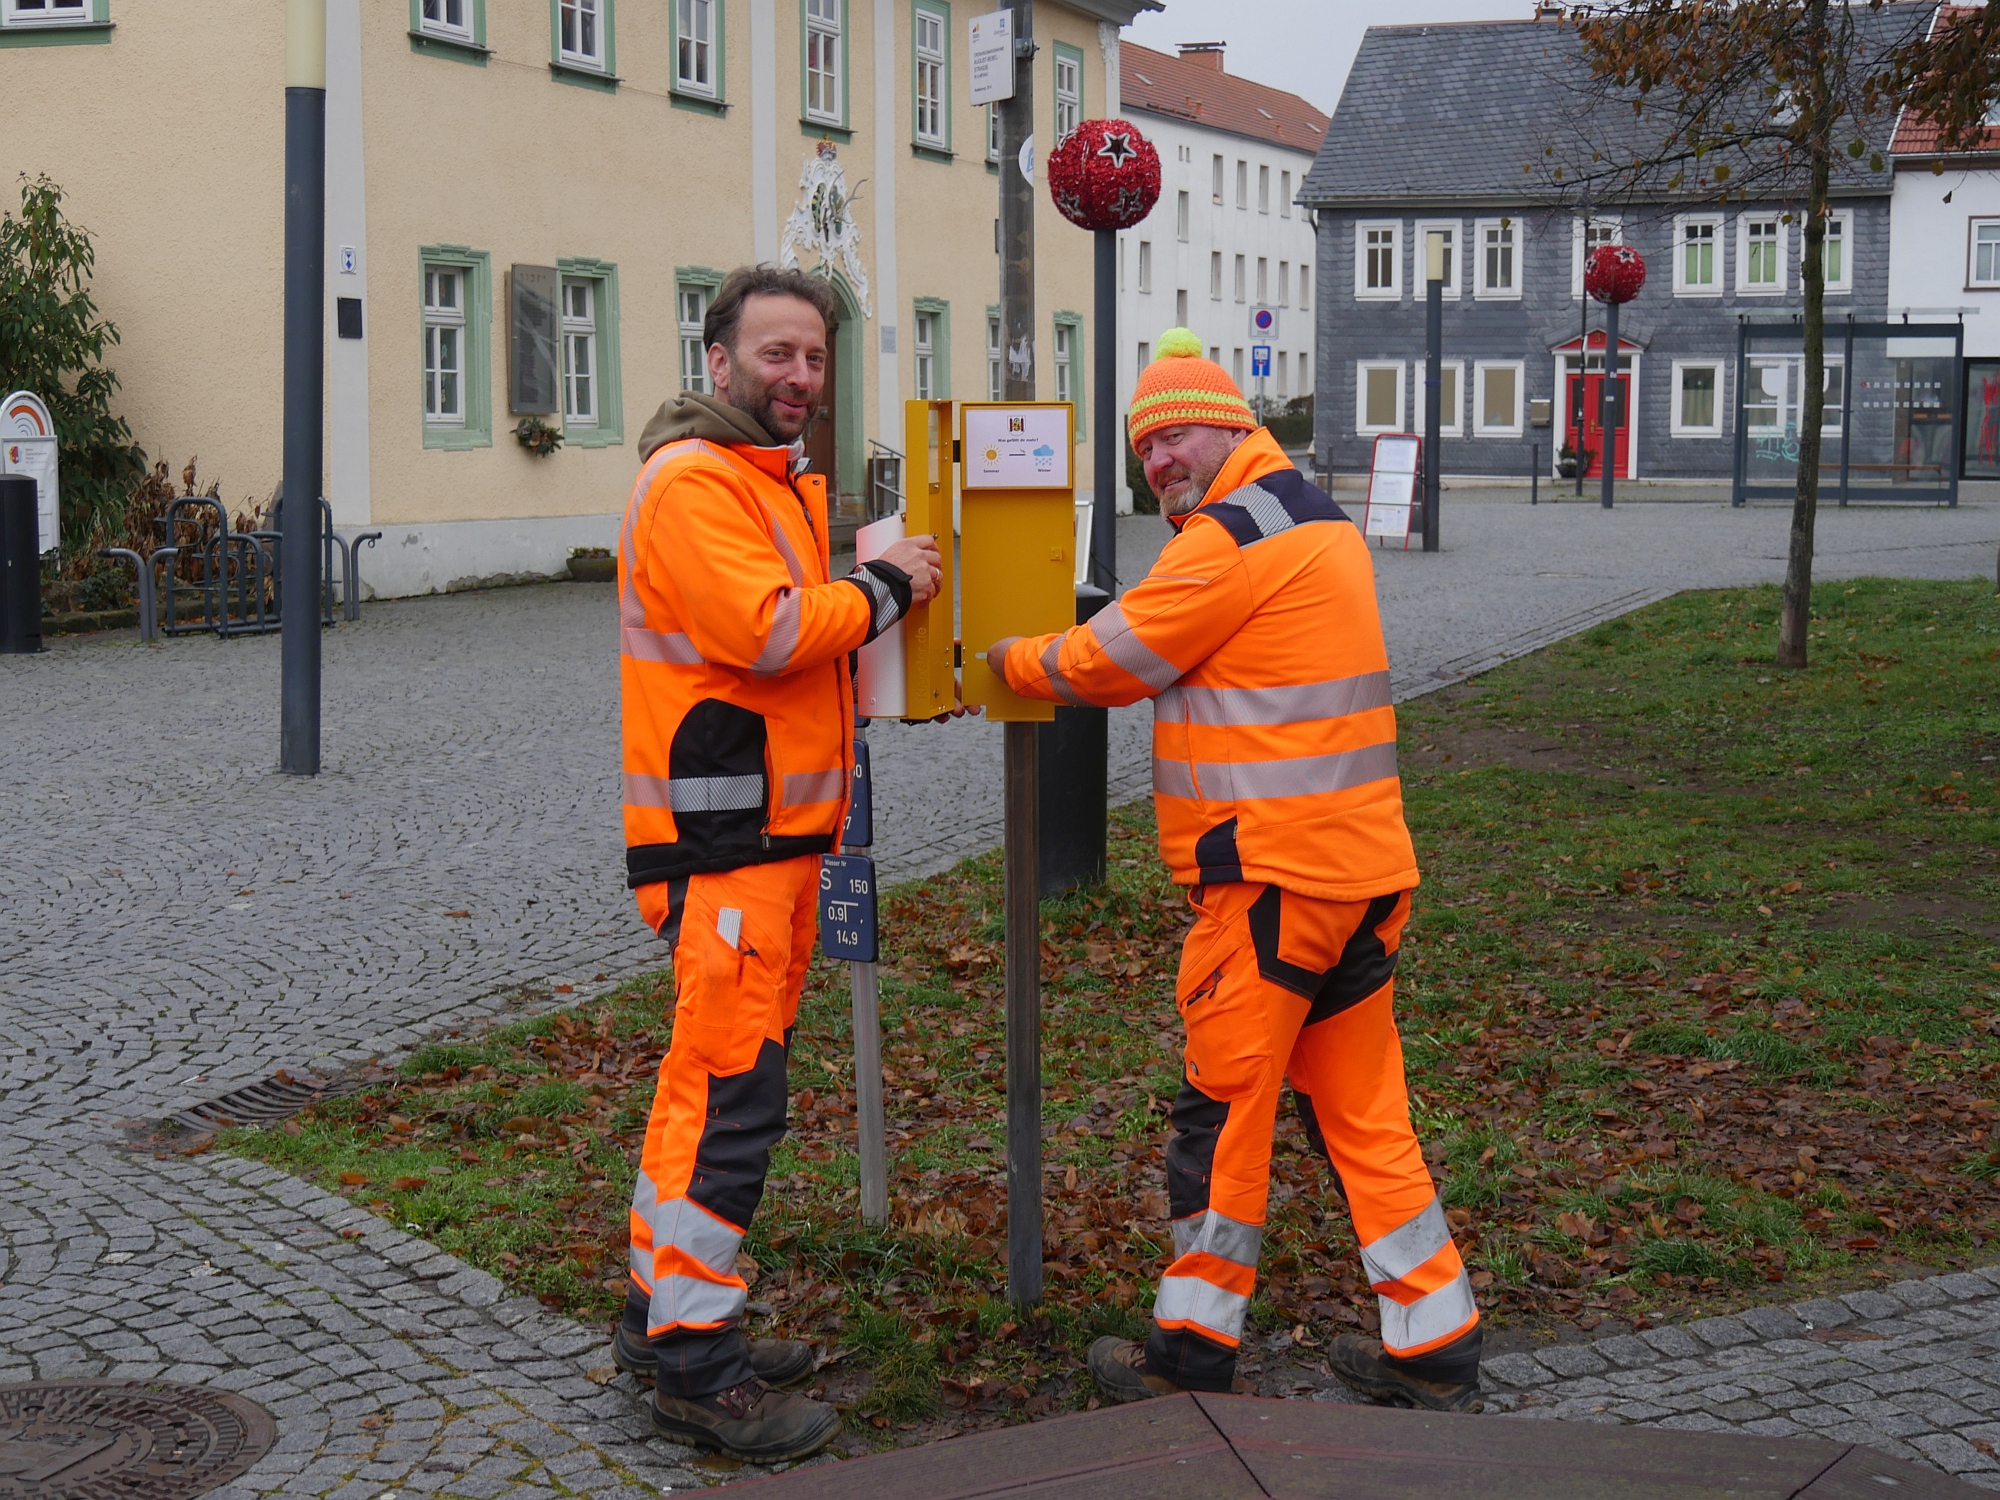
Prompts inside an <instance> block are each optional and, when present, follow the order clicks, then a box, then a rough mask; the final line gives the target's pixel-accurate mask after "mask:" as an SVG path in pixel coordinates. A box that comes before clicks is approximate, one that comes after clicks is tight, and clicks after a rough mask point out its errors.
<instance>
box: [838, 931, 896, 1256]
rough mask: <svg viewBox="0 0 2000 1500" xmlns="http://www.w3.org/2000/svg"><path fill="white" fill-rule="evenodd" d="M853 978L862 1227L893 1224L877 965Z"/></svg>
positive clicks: (855, 967) (856, 969)
mask: <svg viewBox="0 0 2000 1500" xmlns="http://www.w3.org/2000/svg"><path fill="white" fill-rule="evenodd" d="M848 967H849V968H850V969H851V970H852V971H853V977H854V1115H855V1119H856V1122H857V1123H858V1125H859V1130H860V1136H861V1222H862V1223H864V1224H870V1225H874V1226H876V1227H878V1228H879V1227H880V1226H881V1225H884V1224H886V1223H888V1222H889V1147H888V1136H887V1131H886V1130H885V1129H884V1126H883V1122H882V1013H881V1010H880V1009H879V1006H878V1002H879V999H880V991H879V988H878V983H877V980H878V971H877V969H876V966H875V965H874V964H850V965H849V966H848Z"/></svg>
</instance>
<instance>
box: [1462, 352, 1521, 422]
mask: <svg viewBox="0 0 2000 1500" xmlns="http://www.w3.org/2000/svg"><path fill="white" fill-rule="evenodd" d="M1526 369H1527V367H1526V366H1525V365H1523V364H1522V363H1521V362H1520V361H1519V360H1491V361H1488V360H1481V361H1480V362H1478V363H1477V364H1475V365H1474V366H1473V367H1472V397H1473V411H1472V433H1473V436H1474V437H1519V436H1520V435H1521V407H1522V405H1523V403H1522V400H1521V382H1522V379H1523V377H1524V376H1525V374H1526Z"/></svg>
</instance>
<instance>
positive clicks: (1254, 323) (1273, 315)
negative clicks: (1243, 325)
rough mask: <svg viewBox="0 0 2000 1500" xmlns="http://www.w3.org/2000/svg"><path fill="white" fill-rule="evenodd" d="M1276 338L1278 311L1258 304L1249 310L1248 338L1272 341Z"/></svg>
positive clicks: (1266, 305)
mask: <svg viewBox="0 0 2000 1500" xmlns="http://www.w3.org/2000/svg"><path fill="white" fill-rule="evenodd" d="M1277 336H1278V310H1277V308H1275V307H1272V306H1270V305H1269V304H1267V303H1263V302H1260V303H1258V304H1257V305H1256V306H1255V307H1253V308H1251V309H1250V337H1252V338H1253V339H1274V338H1276V337H1277Z"/></svg>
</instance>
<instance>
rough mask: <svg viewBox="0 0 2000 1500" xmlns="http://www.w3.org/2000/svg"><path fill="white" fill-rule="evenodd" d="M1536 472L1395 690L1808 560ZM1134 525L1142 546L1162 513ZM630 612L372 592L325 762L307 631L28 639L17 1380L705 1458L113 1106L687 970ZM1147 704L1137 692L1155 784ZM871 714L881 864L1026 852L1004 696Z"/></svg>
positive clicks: (12, 1202)
mask: <svg viewBox="0 0 2000 1500" xmlns="http://www.w3.org/2000/svg"><path fill="white" fill-rule="evenodd" d="M1518 498H1519V497H1518V493H1516V494H1515V495H1512V496H1506V495H1502V496H1500V497H1497V498H1488V499H1483V500H1482V499H1481V497H1479V496H1477V495H1470V494H1465V493H1463V492H1454V494H1452V495H1450V496H1448V497H1447V501H1448V508H1447V510H1446V512H1445V514H1446V518H1447V519H1446V532H1445V535H1446V541H1447V550H1446V551H1445V552H1444V553H1443V554H1442V555H1441V556H1438V557H1431V558H1425V557H1423V556H1422V555H1421V554H1409V555H1404V554H1402V553H1397V552H1388V551H1384V552H1382V553H1380V554H1379V555H1378V568H1379V576H1380V583H1381V596H1382V600H1383V610H1384V617H1385V620H1386V622H1387V629H1388V634H1389V640H1390V649H1391V653H1392V657H1393V659H1394V661H1395V663H1396V675H1395V681H1396V685H1397V690H1398V693H1399V694H1400V695H1402V696H1408V695H1409V694H1410V693H1412V692H1416V691H1421V690H1423V689H1424V688H1425V687H1428V686H1433V685H1436V684H1438V683H1442V682H1446V681H1451V680H1455V679H1456V678H1457V677H1460V676H1463V675H1465V674H1467V673H1469V672H1473V671H1477V670H1483V669H1484V667H1485V666H1487V665H1489V664H1490V663H1491V662H1494V661H1497V660H1501V659H1504V658H1505V657H1508V656H1511V655H1515V654H1519V653H1520V652H1522V651H1526V650H1531V649H1533V648H1534V647H1536V646H1538V645H1541V644H1544V643H1545V642H1546V641H1548V640H1551V639H1554V638H1556V637H1558V636H1560V635H1562V634H1564V633H1567V632H1568V631H1570V630H1573V629H1578V628H1582V627H1584V626H1586V625H1588V624H1589V623H1592V622H1594V621H1596V620H1598V619H1602V618H1606V617H1608V616H1609V615H1612V614H1616V613H1619V612H1621V611H1623V610H1626V609H1629V608H1633V607H1636V605H1638V604H1640V603H1643V602H1646V601H1647V600H1650V599H1652V598H1656V597H1659V596H1661V595H1663V594H1665V593H1667V592H1671V591H1672V590H1674V589H1677V588H1682V587H1688V586H1701V585H1714V584H1724V583H1734V582H1740V581H1748V580H1750V579H1756V578H1769V577H1775V576H1777V572H1778V570H1779V569H1780V568H1781V566H1782V553H1783V543H1784V515H1783V513H1782V512H1780V511H1776V510H1768V511H1748V512H1736V513H1732V512H1729V511H1728V510H1727V509H1725V508H1721V507H1716V506H1712V505H1628V506H1626V507H1624V508H1622V509H1620V510H1618V511H1616V512H1613V513H1611V514H1609V515H1606V514H1604V513H1602V512H1600V511H1597V510H1596V509H1595V508H1592V507H1588V506H1582V507H1579V506H1575V505H1564V506H1549V507H1538V508H1534V509H1530V508H1529V507H1527V506H1524V505H1521V504H1519V503H1517V502H1518ZM1121 530H1122V532H1123V533H1124V535H1125V537H1126V538H1127V540H1126V542H1125V544H1124V551H1125V555H1126V557H1127V560H1128V562H1127V571H1128V572H1130V573H1136V572H1137V571H1138V568H1139V567H1140V566H1141V565H1142V563H1143V561H1144V560H1145V556H1146V555H1147V554H1146V553H1145V551H1144V543H1143V542H1142V538H1144V537H1146V536H1151V537H1152V538H1153V539H1154V544H1155V545H1157V540H1158V539H1160V538H1162V537H1163V535H1164V533H1163V531H1162V530H1161V529H1160V523H1158V522H1157V521H1152V520H1147V519H1144V518H1140V519H1138V520H1135V521H1133V522H1128V523H1126V524H1125V526H1124V527H1123V528H1121ZM1996 543H2000V508H1996V507H1993V506H1988V505H1980V506H1968V507H1966V508H1964V509H1961V510H1960V511H1959V512H1957V513H1955V514H1949V515H1947V514H1945V513H1942V512H1937V511H1896V512H1876V511H1851V512H1847V513H1844V514H1831V513H1830V514H1828V515H1827V516H1826V517H1824V518H1823V520H1822V528H1821V535H1820V545H1821V564H1820V567H1821V575H1822V576H1826V577H1832V576H1840V575H1842V574H1855V573H1861V572H1895V573H1904V574H1910V575H1913V576H1967V575H1972V574H1990V572H1991V569H1992V565H1993V549H1994V547H1995V545H1996ZM611 629H612V602H611V595H610V591H609V590H607V589H602V588H589V587H580V586H558V587H547V588H531V589H518V590H509V591H504V592H499V593H492V594H484V595H460V596H455V597H452V598H446V599H433V600H422V601H412V602H406V603H395V604H379V605H374V606H371V607H370V608H369V610H368V612H367V614H366V616H365V618H364V619H363V621H362V623H361V624H360V625H359V626H358V627H354V626H350V627H344V628H342V629H341V630H339V631H336V632H334V633H332V634H330V635H329V636H328V637H327V640H326V653H325V662H326V667H325V735H324V743H325V761H324V774H322V775H321V776H320V777H318V778H317V779H314V780H303V779H293V778H288V777H282V776H278V775H276V774H275V773H274V767H273V762H274V759H275V750H276V744H277V707H278V675H277V674H278V643H277V641H276V640H275V639H274V638H264V639H255V640H238V641H216V640H213V639H203V638H192V639H186V640H177V641H172V642H166V643H163V644H161V645H158V646H156V647H150V648H148V647H141V646H139V645H137V644H136V643H134V642H132V641H130V640H129V639H122V640H121V639H117V638H100V639H86V640H66V641H58V642H56V643H55V647H54V649H53V650H52V651H51V652H50V653H49V654H47V655H45V656H41V657H37V658H5V659H0V764H4V765H5V766H6V767H7V774H8V778H9V779H8V795H7V798H6V801H5V803H4V804H0V810H4V816H5V818H6V824H5V826H6V829H7V833H6V846H5V847H6V853H7V858H6V859H5V860H4V861H0V912H4V913H5V916H4V917H0V1143H4V1147H5V1153H6V1154H5V1160H4V1165H0V1380H17V1379H28V1378H75V1377H83V1376H99V1375H112V1374H118V1375H124V1374H141V1373H143V1374H148V1375H151V1374H159V1375H162V1376H166V1377H170V1378H176V1379H188V1380H196V1381H204V1382H209V1383H215V1384H221V1385H226V1386H230V1387H233V1388H236V1389H240V1390H242V1391H244V1392H245V1393H246V1394H248V1395H250V1396H251V1397H253V1398H255V1399H258V1400H261V1401H263V1402H265V1403H266V1404H267V1405H269V1406H270V1407H271V1408H272V1409H273V1410H274V1411H275V1412H277V1414H278V1416H279V1418H280V1445H279V1448H278V1450H277V1451H276V1452H274V1453H273V1454H272V1455H270V1456H269V1457H268V1458H267V1459H266V1460H264V1461H263V1462H262V1463H260V1464H259V1465H258V1466H257V1468H256V1469H254V1470H252V1471H251V1473H250V1474H249V1475H247V1476H245V1477H244V1478H243V1479H242V1480H240V1481H238V1482H237V1484H236V1485H235V1486H234V1487H233V1489H232V1492H231V1493H232V1494H241V1495H248V1494H274V1493H284V1494H298V1495H315V1496H338V1497H340V1500H362V1497H374V1496H380V1495H383V1494H385V1493H386V1492H387V1491H388V1490H390V1489H392V1488H403V1489H408V1490H411V1491H413V1492H418V1493H432V1492H435V1493H439V1494H447V1495H457V1496H465V1497H468V1500H485V1497H489V1496H499V1495H508V1496H516V1497H526V1496H539V1495H544V1494H562V1493H571V1494H585V1493H588V1494H593V1495H595V1494H602V1493H618V1492H619V1491H620V1490H621V1489H622V1488H624V1487H626V1486H628V1485H633V1484H638V1485H641V1486H656V1487H657V1486H668V1485H675V1484H679V1485H693V1484H696V1483H699V1482H702V1479H703V1477H704V1476H703V1475H702V1474H700V1473H699V1472H697V1471H696V1470H693V1469H689V1468H688V1467H686V1465H687V1462H688V1459H689V1455H687V1454H685V1453H684V1452H681V1451H680V1450H677V1449H674V1448H672V1447H671V1446H669V1445H665V1444H660V1443H655V1442H653V1441H651V1440H650V1439H649V1438H648V1437H647V1436H646V1432H647V1429H646V1428H645V1425H644V1423H643V1420H642V1418H641V1417H640V1415H639V1413H638V1409H637V1407H636V1405H635V1404H634V1402H633V1400H632V1399H631V1391H630V1388H629V1386H630V1383H629V1381H626V1380H623V1379H622V1378H621V1379H620V1380H617V1381H612V1382H610V1383H609V1384H607V1385H606V1386H603V1387H599V1386H598V1385H597V1384H596V1383H595V1382H594V1381H593V1380H592V1379H591V1378H589V1375H588V1372H590V1371H593V1370H594V1371H598V1372H600V1374H601V1372H602V1371H603V1368H604V1366H606V1365H607V1364H608V1360H607V1359H606V1358H605V1357H604V1354H603V1351H602V1348H601V1340H599V1339H598V1338H597V1337H596V1336H595V1335H594V1334H591V1333H589V1332H588V1331H585V1330H580V1329H578V1328H576V1327H575V1326H574V1325H571V1324H567V1323H563V1322H560V1321H559V1320H555V1319H552V1318H548V1317H546V1316H544V1315H542V1314H541V1313H540V1312H539V1310H538V1309H537V1308H536V1307H535V1306H534V1305H533V1304H532V1303H522V1302H519V1301H500V1300H497V1299H498V1294H499V1288H498V1285H497V1284H496V1283H494V1282H492V1281H491V1279H490V1278H486V1277H484V1276H483V1275H481V1274H480V1273H476V1272H469V1271H467V1270H466V1269H465V1268H464V1267H462V1266H460V1265H459V1264H458V1263H457V1262H456V1261H453V1260H452V1259H451V1258H450V1257H446V1256H441V1255H439V1254H437V1253H436V1252H435V1251H434V1250H433V1249H432V1248H431V1247H429V1246H428V1245H425V1244H423V1243H422V1242H421V1241H417V1240H412V1239H408V1238H405V1237H404V1236H402V1235H401V1234H399V1233H398V1232H396V1231H395V1230H393V1229H391V1228H388V1227H386V1226H382V1225H379V1224H378V1223H377V1221H375V1220H374V1219H373V1218H372V1217H371V1216H369V1215H368V1214H367V1213H366V1212H365V1211H363V1210H359V1209H355V1208H352V1207H350V1206H348V1205H347V1204H345V1203H344V1202H342V1201H341V1200H339V1199H338V1198H334V1197H331V1196H329V1195H326V1194H323V1193H320V1192H318V1191H317V1190H314V1189H311V1188H308V1187H306V1186H304V1185H303V1184H300V1183H298V1182H296V1181H294V1180H292V1179H289V1178H286V1177H283V1176H281V1175H279V1174H276V1173H272V1172H270V1171H269V1170H268V1169H265V1168H262V1167H254V1166H249V1165H247V1164H244V1163H241V1162H233V1161H230V1160H228V1159H226V1158H220V1157H216V1156H213V1155H211V1156H202V1157H195V1158H173V1159H170V1160H166V1161H159V1160H156V1159H154V1158H153V1157H151V1156H149V1155H145V1154H143V1153H141V1154H133V1153H131V1152H129V1151H127V1150H125V1149H123V1145H122V1141H123V1137H122V1136H121V1134H120V1132H119V1130H118V1128H117V1126H118V1123H119V1122H120V1121H122V1120H126V1119H132V1118H151V1117H157V1116H159V1115H162V1114H164V1113H167V1112H169V1111H171V1110H173V1109H177V1108H181V1107H185V1106H186V1105H188V1104H191V1103H193V1102H196V1101H199V1100H201V1099H205V1098H210V1097H213V1096H214V1095H216V1094H219V1093H221V1092H223V1091H225V1090H227V1089H230V1088H233V1087H236V1086H239V1085H241V1084H244V1083H247V1082H250V1081H253V1080H256V1079H260V1078H264V1077H267V1076H268V1075H269V1074H270V1073H271V1072H272V1071H274V1070H275V1069H277V1068H280V1067H289V1068H291V1069H293V1070H295V1071H296V1070H299V1069H301V1068H309V1067H313V1066H315V1065H318V1066H329V1065H337V1064H340V1063H344V1062H351V1061H358V1060H361V1059H364V1058H367V1057H371V1056H376V1055H381V1054H384V1053H388V1052H393V1051H394V1050H396V1049H398V1048H400V1047H402V1046H405V1045H407V1044H409V1043H410V1042H412V1041H414V1040H416V1039H417V1038H418V1037H419V1036H421V1035H422V1034H424V1033H425V1032H427V1031H429V1030H431V1029H433V1028H435V1027H438V1026H441V1025H449V1024H459V1023H464V1022H469V1021H475V1020H482V1019H485V1018H488V1017H490V1016H493V1015H495V1014H499V1013H503V1012H504V1011H506V1010H507V1009H508V1008H509V1007H512V1006H519V1005H536V1004H542V1003H546V1002H547V999H548V992H549V990H550V988H552V986H553V985H554V984H555V983H557V982H565V983H569V984H572V985H574V986H575V988H576V992H577V993H578V994H580V995H581V994H586V993H588V992H590V990H591V989H592V988H593V987H594V986H595V985H596V984H597V982H598V976H600V975H602V976H605V977H606V978H607V980H608V979H615V978H617V977H618V976H620V975H622V974H625V973H629V972H632V971H635V970H637V969H640V968H643V967H648V966H652V965H655V964H657V963H658V962H659V960H660V957H661V955H660V952H659V949H658V946H657V944H656V942H655V941H654V940H653V939H652V938H651V936H650V935H649V934H647V933H646V932H645V931H644V929H643V928H641V927H640V926H639V925H638V923H637V922H636V920H635V919H634V917H633V915H632V909H631V906H630V900H629V897H628V896H627V894H626V892H625V891H624V889H623V882H622V880H621V878H620V870H621V865H622V861H621V858H620V852H621V851H620V840H619V829H618V811H617V790H616V788H617V740H616V722H617V676H616V659H615V657H614V656H612V655H611V654H610V645H609V642H610V640H611V638H612V637H611ZM1145 726H1146V718H1145V712H1144V710H1143V709H1139V710H1128V711H1124V712H1122V713H1120V714H1119V715H1118V716H1117V717H1116V719H1115V721H1114V741H1113V757H1114V759H1113V766H1114V783H1115V785H1116V786H1117V787H1118V788H1119V789H1120V790H1123V791H1130V792H1132V793H1134V794H1137V793H1138V792H1139V791H1141V790H1143V784H1144V779H1145V774H1146V773H1145V766H1146V755H1147V747H1146V732H1145ZM873 739H874V743H875V745H876V757H877V767H878V830H879V836H880V840H881V849H880V854H881V857H882V861H883V865H884V871H885V874H887V875H889V876H890V877H891V878H907V877H909V876H913V875H917V874H920V873H923V872H925V871H928V870H932V869H936V868H940V867H942V866H944V865H946V864H949V863H950V862H951V861H952V860H954V859H956V858H958V857H960V856H961V855H962V854H964V853H968V852H972V851H973V850H976V849H978V848H981V847H984V846H985V845H988V844H990V843H991V842H992V841H993V839H994V838H995V837H996V836H997V833H996V830H997V814H998V805H999V795H1000V779H999V770H998V747H999V739H1000V737H999V735H998V734H997V733H995V732H993V730H992V729H991V727H990V726H986V725H982V724H978V723H975V722H963V723H959V724H954V725H950V726H943V727H930V726H925V727H920V728H909V729H906V728H903V727H901V726H878V727H877V728H876V729H875V730H874V731H873ZM940 828H949V829H950V830H951V832H950V833H949V834H948V835H940V833H939V832H938V830H939V829H940ZM1907 1337H1914V1335H1906V1334H1896V1335H1893V1336H1892V1337H1891V1339H1888V1340H1884V1341H1881V1342H1879V1343H1870V1344H1866V1345H1856V1346H1854V1347H1856V1348H1863V1349H1868V1350H1879V1349H1888V1348H1890V1347H1892V1346H1894V1347H1901V1345H1900V1344H1897V1343H1896V1342H1895V1341H1896V1340H1897V1339H1902V1338H1907ZM1773 1347H1775V1346H1773ZM1841 1352H1842V1353H1846V1352H1848V1346H1846V1345H1843V1346H1841ZM1857 1357H1858V1356H1857ZM1691 1373H1692V1372H1691ZM1669 1409H1671V1408H1669ZM1720 1420H1728V1419H1727V1418H1720ZM1745 1420H1754V1419H1749V1418H1746V1419H1745ZM1884 1430H1885V1432H1886V1431H1887V1429H1884ZM1891 1435H1892V1436H1893V1435H1894V1434H1891ZM1898 1440H1900V1438H1899V1439H1898ZM1912 1440H1914V1439H1912ZM1974 1451H1975V1452H1976V1451H1977V1450H1976V1449H1975V1450H1974Z"/></svg>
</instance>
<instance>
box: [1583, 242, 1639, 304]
mask: <svg viewBox="0 0 2000 1500" xmlns="http://www.w3.org/2000/svg"><path fill="white" fill-rule="evenodd" d="M1645 284H1646V258H1645V257H1644V256H1643V255H1641V254H1640V253H1639V252H1638V251H1637V250H1634V249H1633V248H1632V247H1631V246H1630V245H1599V246H1598V247H1597V248H1596V249H1595V250H1593V251H1591V252H1590V259H1589V260H1588V261H1586V262H1585V263H1584V267H1583V289H1584V290H1585V291H1586V292H1588V293H1590V295H1591V296H1593V297H1595V298H1596V299H1597V300H1598V301H1599V302H1630V301H1631V300H1632V299H1633V298H1634V297H1636V296H1638V295H1639V288H1640V287H1642V286H1644V285H1645Z"/></svg>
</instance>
